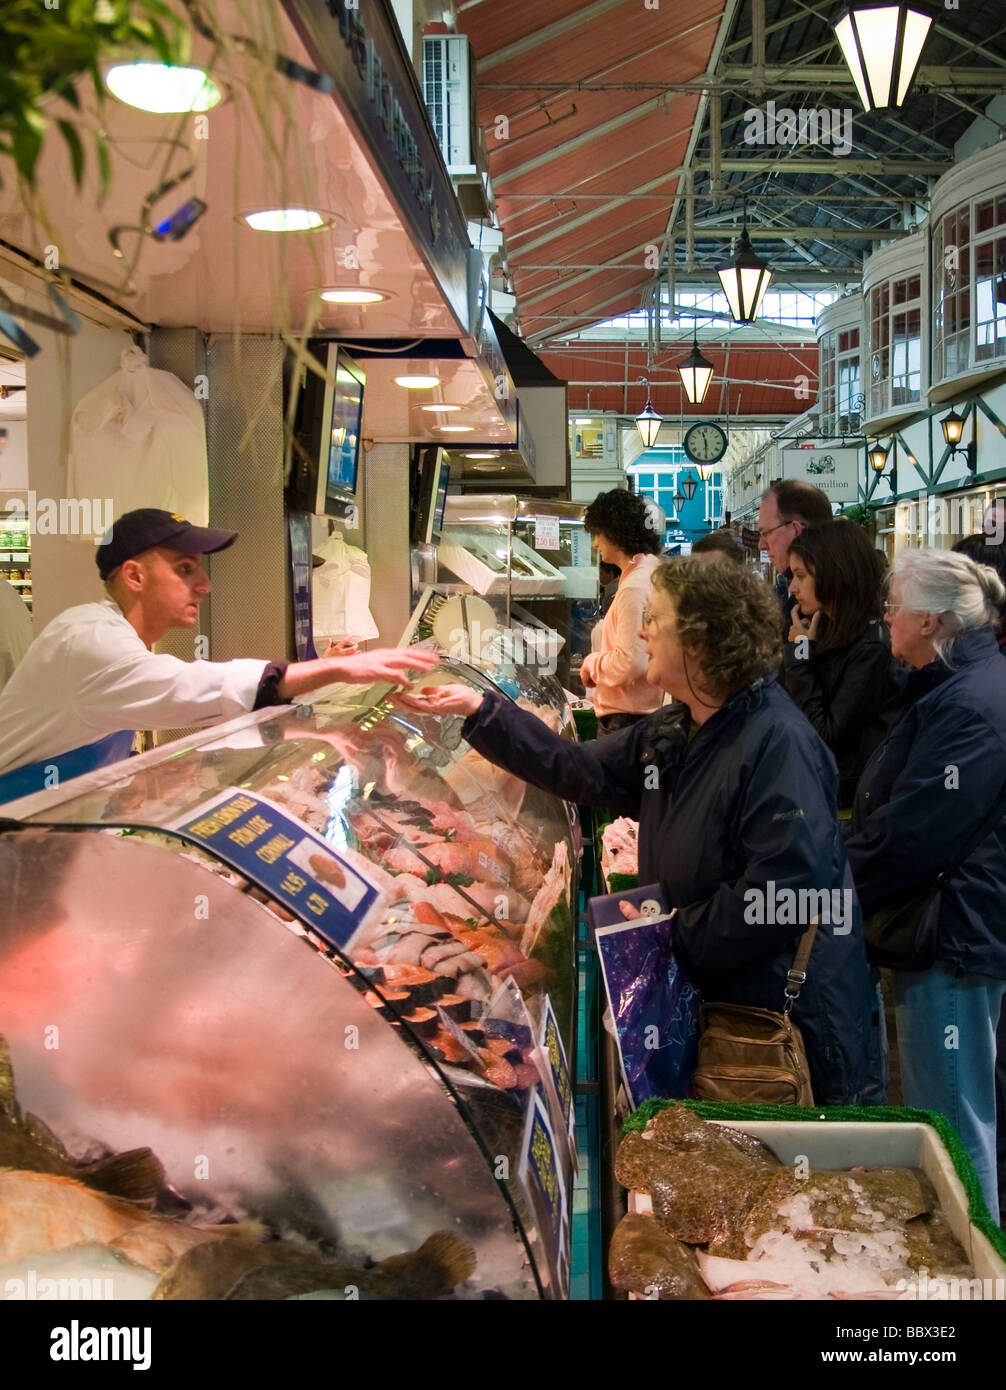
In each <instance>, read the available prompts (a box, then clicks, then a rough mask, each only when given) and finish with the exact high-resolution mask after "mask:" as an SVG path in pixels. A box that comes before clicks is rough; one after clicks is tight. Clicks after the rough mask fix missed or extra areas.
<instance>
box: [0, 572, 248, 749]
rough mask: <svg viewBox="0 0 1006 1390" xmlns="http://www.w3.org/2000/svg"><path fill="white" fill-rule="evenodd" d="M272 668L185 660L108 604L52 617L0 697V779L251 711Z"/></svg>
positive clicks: (106, 601) (112, 603)
mask: <svg viewBox="0 0 1006 1390" xmlns="http://www.w3.org/2000/svg"><path fill="white" fill-rule="evenodd" d="M268 664H269V663H268V662H267V661H261V660H251V659H247V660H245V659H242V660H238V661H179V659H178V658H177V657H175V656H167V655H164V654H157V653H155V652H152V651H150V650H149V649H148V648H147V647H145V646H144V644H143V642H142V640H141V639H140V636H139V634H138V633H137V631H136V629H135V628H134V627H133V626H132V624H131V623H129V622H127V621H126V618H125V617H124V616H123V613H122V609H121V608H120V607H119V605H118V604H117V603H116V602H115V601H114V600H113V599H110V598H105V599H103V600H102V601H101V602H100V603H82V604H80V605H79V606H78V607H76V608H67V609H66V610H65V612H63V613H60V615H59V616H58V617H57V618H54V619H53V620H52V622H51V623H49V624H48V626H47V627H45V628H44V629H43V631H42V632H41V633H40V634H39V636H38V637H37V638H36V639H35V641H34V642H33V643H32V645H31V647H30V649H29V651H28V654H27V656H26V657H25V658H24V660H23V661H22V662H21V664H20V666H18V668H17V670H16V671H15V672H14V674H13V676H12V677H11V678H10V680H9V681H8V682H7V685H6V686H5V688H4V689H3V691H0V773H3V772H10V771H12V770H13V769H14V768H18V767H23V766H24V765H25V764H26V763H35V762H40V761H41V760H42V759H43V758H47V757H53V758H54V757H58V756H59V755H60V754H61V753H69V752H70V751H71V750H73V749H75V748H81V747H83V746H84V745H85V744H89V743H96V742H97V741H98V739H102V738H107V736H108V735H109V734H114V733H118V732H119V731H120V730H122V729H184V728H201V727H203V726H204V725H207V724H216V723H218V722H219V721H220V720H223V719H233V718H234V717H235V716H236V715H238V714H241V713H243V712H244V711H245V710H250V709H251V708H252V707H253V706H254V704H255V696H256V693H257V691H258V687H259V683H260V682H261V680H262V676H263V674H264V672H265V669H266V667H267V666H268Z"/></svg>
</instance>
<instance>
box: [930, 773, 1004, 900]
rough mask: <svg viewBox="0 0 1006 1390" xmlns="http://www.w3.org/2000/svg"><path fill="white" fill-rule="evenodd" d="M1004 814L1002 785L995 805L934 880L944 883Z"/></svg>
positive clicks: (989, 833)
mask: <svg viewBox="0 0 1006 1390" xmlns="http://www.w3.org/2000/svg"><path fill="white" fill-rule="evenodd" d="M1004 814H1006V787H1004V788H1003V790H1002V791H1001V792H1000V794H999V796H998V798H997V800H996V803H995V805H994V806H993V807H992V810H991V811H990V812H989V814H988V815H987V816H986V817H985V819H984V820H983V821H982V823H981V825H980V826H979V827H978V829H977V830H976V831H975V833H974V834H973V835H972V836H971V837H970V839H969V840H968V842H967V844H966V845H965V846H964V848H963V849H961V850H958V851H957V853H956V854H955V855H954V857H953V859H952V860H951V861H950V863H949V864H948V865H947V867H946V868H945V869H944V870H942V872H941V873H939V874H938V875H937V878H936V882H937V883H938V884H940V883H946V881H947V879H948V878H949V877H950V875H951V874H952V873H955V872H956V871H957V870H958V869H959V868H960V866H961V865H962V864H963V863H964V861H965V859H968V858H970V856H971V855H972V854H973V853H974V851H975V850H976V849H977V848H978V846H979V845H980V844H981V843H982V842H983V841H984V840H985V839H986V837H987V836H989V835H991V833H992V831H993V830H994V829H995V828H996V826H997V825H998V824H999V822H1000V821H1001V820H1002V818H1003V815H1004Z"/></svg>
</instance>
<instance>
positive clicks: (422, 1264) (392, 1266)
mask: <svg viewBox="0 0 1006 1390" xmlns="http://www.w3.org/2000/svg"><path fill="white" fill-rule="evenodd" d="M376 1268H377V1269H378V1270H380V1271H381V1273H382V1274H383V1275H386V1276H387V1277H388V1278H389V1280H391V1282H392V1288H391V1289H390V1290H389V1293H390V1296H391V1297H392V1298H412V1299H418V1298H437V1297H438V1296H439V1295H441V1294H445V1293H450V1291H451V1289H453V1288H456V1287H457V1285H458V1284H463V1283H464V1281H465V1280H466V1279H468V1278H470V1277H471V1275H472V1274H474V1272H475V1251H474V1249H473V1248H472V1244H471V1242H470V1241H468V1240H466V1239H465V1238H464V1236H459V1235H457V1234H456V1233H455V1232H454V1231H434V1233H433V1235H431V1236H428V1237H427V1239H426V1240H424V1241H423V1243H422V1245H421V1246H420V1247H419V1249H418V1250H410V1251H408V1252H407V1253H406V1254H404V1255H392V1256H391V1257H390V1258H389V1259H387V1260H382V1261H381V1262H380V1264H379V1265H377V1267H376Z"/></svg>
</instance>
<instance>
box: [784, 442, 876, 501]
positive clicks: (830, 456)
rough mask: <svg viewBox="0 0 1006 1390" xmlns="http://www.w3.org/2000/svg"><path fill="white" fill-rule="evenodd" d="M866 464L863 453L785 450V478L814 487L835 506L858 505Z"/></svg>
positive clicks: (859, 451) (858, 450)
mask: <svg viewBox="0 0 1006 1390" xmlns="http://www.w3.org/2000/svg"><path fill="white" fill-rule="evenodd" d="M864 462H865V455H864V453H863V450H862V449H849V448H839V449H834V448H828V447H824V448H820V449H817V448H814V449H784V450H783V452H782V476H783V477H784V478H786V479H787V480H791V479H792V480H799V481H800V482H803V483H813V485H814V486H815V487H819V488H820V489H821V491H822V492H823V493H826V494H827V496H828V498H829V500H830V501H832V502H858V501H859V479H860V477H861V475H862V471H863V464H864Z"/></svg>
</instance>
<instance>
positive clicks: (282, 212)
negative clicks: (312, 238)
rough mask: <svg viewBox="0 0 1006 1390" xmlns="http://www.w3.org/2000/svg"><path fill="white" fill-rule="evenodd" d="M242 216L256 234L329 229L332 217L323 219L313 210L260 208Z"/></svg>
mask: <svg viewBox="0 0 1006 1390" xmlns="http://www.w3.org/2000/svg"><path fill="white" fill-rule="evenodd" d="M242 216H243V217H244V220H245V221H246V222H247V223H248V226H249V227H251V228H253V229H254V230H255V231H256V232H316V231H317V230H318V228H319V227H326V226H327V227H330V226H332V224H333V222H334V221H335V218H334V217H329V218H327V219H326V218H325V217H323V216H322V214H321V213H320V212H317V211H316V210H315V209H314V208H262V209H260V210H259V211H258V212H246V213H243V214H242Z"/></svg>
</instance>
